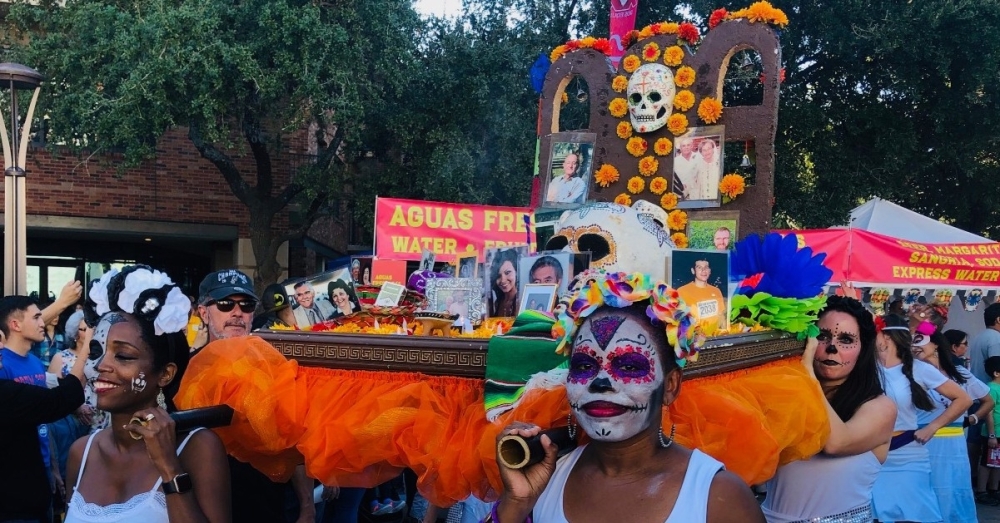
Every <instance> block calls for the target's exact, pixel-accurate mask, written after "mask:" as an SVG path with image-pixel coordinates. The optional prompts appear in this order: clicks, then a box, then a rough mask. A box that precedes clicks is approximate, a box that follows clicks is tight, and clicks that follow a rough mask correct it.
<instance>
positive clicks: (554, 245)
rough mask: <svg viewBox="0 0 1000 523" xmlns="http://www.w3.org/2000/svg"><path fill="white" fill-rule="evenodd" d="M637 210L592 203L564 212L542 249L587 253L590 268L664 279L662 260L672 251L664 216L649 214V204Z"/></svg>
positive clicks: (650, 208) (672, 244) (661, 213)
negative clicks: (664, 224) (642, 274)
mask: <svg viewBox="0 0 1000 523" xmlns="http://www.w3.org/2000/svg"><path fill="white" fill-rule="evenodd" d="M640 201H641V200H640ZM636 203H637V204H638V203H639V202H636ZM637 208H639V206H636V208H632V207H625V206H624V205H618V204H617V203H609V202H592V203H588V204H587V205H584V206H583V207H580V208H579V209H574V210H572V211H566V212H564V213H563V214H562V216H561V217H560V218H559V221H558V222H557V223H556V227H555V229H556V230H555V234H554V235H553V236H552V237H551V238H549V241H548V242H547V243H546V244H545V248H546V249H548V250H562V249H565V248H569V250H571V251H573V252H576V253H579V252H587V251H590V255H591V258H590V267H591V268H592V269H605V270H608V271H623V272H628V273H632V272H642V273H646V274H649V275H650V276H652V277H653V279H654V280H657V279H660V280H662V279H664V278H665V277H666V258H667V256H669V255H670V253H671V252H672V251H673V249H674V243H673V242H672V241H670V235H669V234H668V233H667V231H666V230H664V229H663V225H662V222H663V221H664V220H666V216H665V214H666V213H664V212H663V210H662V209H658V208H657V209H658V210H659V211H660V213H653V211H652V209H653V208H654V206H652V205H650V206H645V207H642V211H641V212H640V211H639V210H637ZM656 220H660V222H661V223H657V221H656Z"/></svg>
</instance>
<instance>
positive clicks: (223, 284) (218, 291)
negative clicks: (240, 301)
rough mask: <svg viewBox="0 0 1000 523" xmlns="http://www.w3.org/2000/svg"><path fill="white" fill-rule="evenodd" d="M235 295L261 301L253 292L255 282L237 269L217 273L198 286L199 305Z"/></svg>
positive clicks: (210, 275) (206, 277) (207, 277)
mask: <svg viewBox="0 0 1000 523" xmlns="http://www.w3.org/2000/svg"><path fill="white" fill-rule="evenodd" d="M234 294H243V295H246V296H249V297H251V298H253V299H255V300H258V301H260V298H258V297H257V294H256V293H254V292H253V282H252V281H250V277H249V276H247V275H246V274H244V273H243V272H241V271H238V270H236V269H226V270H223V271H215V272H213V273H211V274H209V275H208V276H205V279H204V280H201V285H199V286H198V303H199V304H201V305H206V304H208V302H210V301H216V300H222V299H225V298H228V297H229V296H232V295H234Z"/></svg>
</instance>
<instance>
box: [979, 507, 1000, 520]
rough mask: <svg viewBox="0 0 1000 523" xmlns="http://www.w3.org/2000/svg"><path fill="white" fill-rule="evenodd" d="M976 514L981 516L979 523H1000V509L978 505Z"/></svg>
mask: <svg viewBox="0 0 1000 523" xmlns="http://www.w3.org/2000/svg"><path fill="white" fill-rule="evenodd" d="M976 512H977V513H978V515H979V523H1000V507H988V506H986V505H976Z"/></svg>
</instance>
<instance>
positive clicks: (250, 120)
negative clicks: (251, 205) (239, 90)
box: [243, 110, 274, 200]
mask: <svg viewBox="0 0 1000 523" xmlns="http://www.w3.org/2000/svg"><path fill="white" fill-rule="evenodd" d="M243 137H244V138H246V140H247V143H249V144H250V152H251V153H253V158H254V161H255V162H256V164H257V187H255V188H254V189H255V190H256V191H257V195H258V197H259V198H260V199H261V200H264V199H267V198H268V197H270V196H271V191H272V190H273V189H274V174H273V171H272V169H271V167H272V166H271V153H269V152H268V150H267V141H266V140H265V139H264V132H263V131H262V130H261V127H260V120H259V119H258V118H257V116H256V115H255V114H253V113H252V112H251V111H250V110H247V111H246V114H245V116H244V119H243Z"/></svg>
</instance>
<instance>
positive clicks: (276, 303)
mask: <svg viewBox="0 0 1000 523" xmlns="http://www.w3.org/2000/svg"><path fill="white" fill-rule="evenodd" d="M260 304H261V308H263V309H264V314H267V313H269V312H278V311H280V310H282V309H287V308H289V307H291V304H290V303H288V294H287V293H286V292H285V288H284V287H282V286H281V285H279V284H277V283H272V284H270V285H268V286H267V288H266V289H264V297H263V298H261V301H260Z"/></svg>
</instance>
